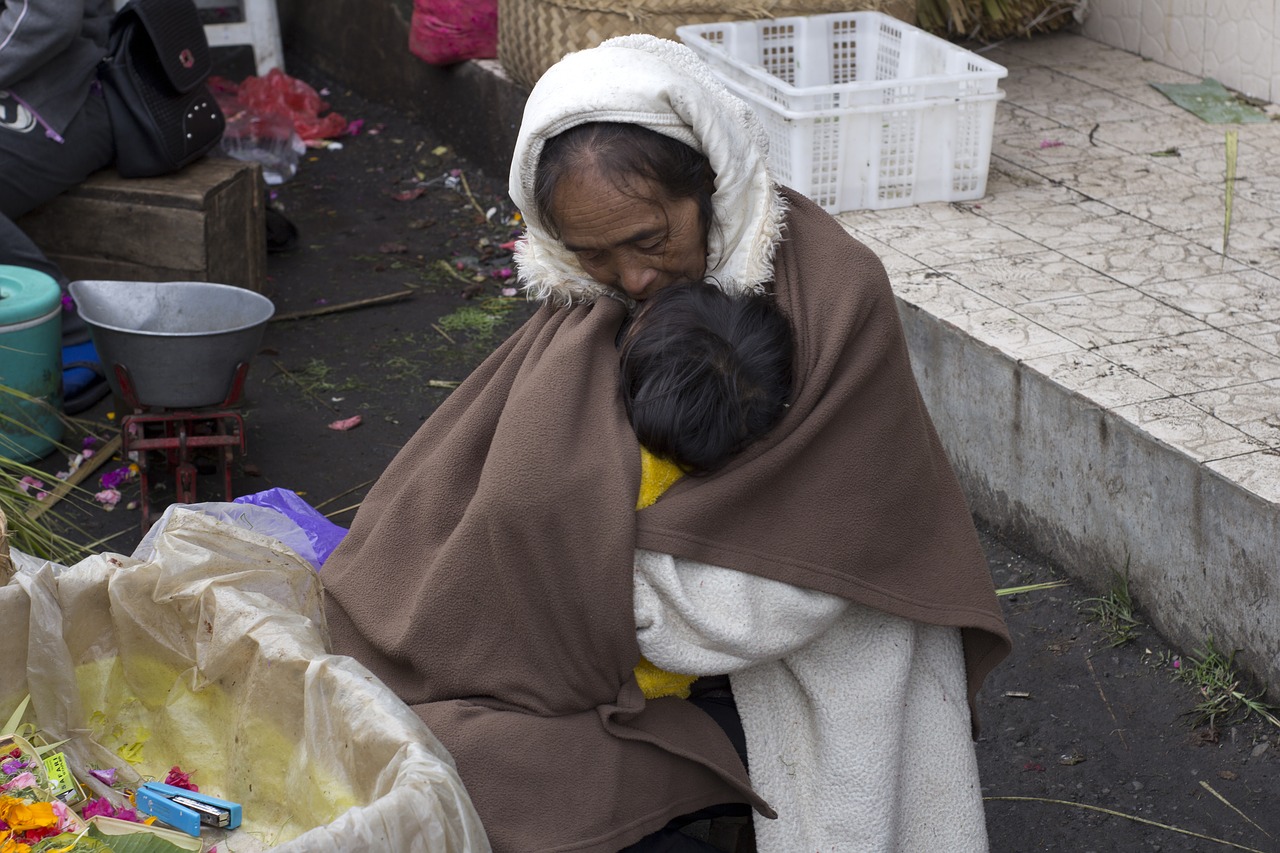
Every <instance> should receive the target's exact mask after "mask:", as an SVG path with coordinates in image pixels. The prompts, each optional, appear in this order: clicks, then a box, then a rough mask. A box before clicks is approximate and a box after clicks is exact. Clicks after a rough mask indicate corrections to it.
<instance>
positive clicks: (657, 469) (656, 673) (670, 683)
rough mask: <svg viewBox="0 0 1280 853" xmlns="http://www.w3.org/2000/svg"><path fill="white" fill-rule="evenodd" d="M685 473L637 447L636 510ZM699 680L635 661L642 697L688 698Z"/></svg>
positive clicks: (643, 660) (648, 504)
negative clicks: (637, 490) (694, 684)
mask: <svg viewBox="0 0 1280 853" xmlns="http://www.w3.org/2000/svg"><path fill="white" fill-rule="evenodd" d="M683 476H684V472H683V471H681V470H680V467H679V466H678V465H676V464H675V463H674V462H668V461H667V460H665V459H659V458H658V457H656V456H654V455H653V454H652V453H650V452H649V451H648V450H645V449H644V448H643V447H641V448H640V496H639V498H637V500H636V509H637V510H642V509H644V508H645V507H648V506H653V504H654V502H655V501H657V500H658V498H660V497H662V493H663V492H665V491H666V490H667V489H669V488H671V486H672V485H674V484H675V482H676V481H677V480H679V479H680V478H681V477H683ZM697 679H698V676H696V675H681V674H679V673H676V672H667V671H666V670H665V669H659V668H658V667H656V666H654V665H653V664H652V663H650V662H649V661H647V660H645V659H644V658H643V657H642V658H640V663H638V664H636V681H638V682H640V689H641V690H643V691H644V698H646V699H657V698H658V697H659V696H678V697H680V698H681V699H688V698H689V685H691V684H693V682H694V681H696V680H697Z"/></svg>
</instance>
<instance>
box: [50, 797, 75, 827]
mask: <svg viewBox="0 0 1280 853" xmlns="http://www.w3.org/2000/svg"><path fill="white" fill-rule="evenodd" d="M51 805H52V806H53V813H54V814H56V815H57V816H58V831H59V832H66V831H67V830H69V829H71V828H72V827H74V826H75V823H76V818H75V815H74V814H72V812H71V809H69V808H67V804H66V803H64V802H62V800H59V799H55V800H54V801H53V802H52V803H51Z"/></svg>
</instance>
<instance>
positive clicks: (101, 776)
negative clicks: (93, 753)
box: [89, 767, 116, 785]
mask: <svg viewBox="0 0 1280 853" xmlns="http://www.w3.org/2000/svg"><path fill="white" fill-rule="evenodd" d="M89 775H90V776H92V777H93V778H95V779H98V780H101V781H102V782H105V783H106V784H108V785H114V784H115V783H116V768H114V767H108V768H106V769H105V770H99V769H97V768H94V769H93V770H90V771H89Z"/></svg>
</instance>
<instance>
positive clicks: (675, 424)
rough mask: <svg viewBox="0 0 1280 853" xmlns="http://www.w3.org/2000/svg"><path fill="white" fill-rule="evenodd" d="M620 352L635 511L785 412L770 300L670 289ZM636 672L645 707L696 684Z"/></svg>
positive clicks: (722, 459)
mask: <svg viewBox="0 0 1280 853" xmlns="http://www.w3.org/2000/svg"><path fill="white" fill-rule="evenodd" d="M619 349H620V356H619V361H620V368H621V382H622V399H623V403H624V405H625V406H626V409H627V416H628V417H629V418H630V419H631V426H632V428H633V429H634V430H635V433H636V438H638V439H639V440H640V464H641V467H640V497H639V500H637V502H636V509H637V510H641V509H644V508H645V507H647V506H650V505H652V504H653V503H654V502H655V501H656V500H657V499H658V498H659V497H660V496H661V495H662V493H663V492H665V491H666V490H667V489H668V488H669V487H670V486H671V485H672V484H674V483H675V482H676V481H677V480H679V479H680V477H681V476H683V475H684V474H690V475H693V476H705V475H707V474H711V473H713V472H715V471H717V470H719V469H720V468H722V467H724V465H725V464H726V463H728V461H729V460H730V459H732V458H733V456H734V455H735V454H736V453H738V452H739V451H741V450H742V449H743V448H745V447H746V446H747V445H749V444H750V443H751V442H753V441H755V440H756V439H758V438H761V437H762V436H764V435H765V433H767V432H768V431H769V430H770V429H772V428H773V427H774V426H775V425H776V424H777V423H778V421H780V420H781V419H782V415H783V414H784V413H785V412H786V407H787V400H788V399H789V398H790V396H791V350H792V337H791V324H790V323H789V322H788V321H787V318H786V316H785V315H784V314H783V313H782V312H781V311H779V310H778V307H777V304H776V303H775V302H774V301H773V298H772V297H771V296H766V295H763V294H748V295H743V296H731V295H729V294H727V293H725V292H724V291H722V290H720V288H718V287H716V286H715V285H714V284H709V283H706V282H698V283H693V284H674V285H670V286H668V287H666V288H663V289H662V290H660V291H658V292H657V293H656V294H655V295H654V296H651V297H650V298H649V299H647V300H645V301H644V302H642V303H640V306H639V307H638V308H637V309H636V311H635V314H634V315H633V317H632V319H631V321H630V325H628V326H627V327H625V328H624V329H623V331H622V337H621V341H620V342H619ZM635 674H636V680H637V681H638V682H639V684H640V689H641V690H642V691H643V692H644V695H645V698H646V699H657V698H659V697H661V696H678V697H680V698H682V699H687V698H689V687H690V685H691V684H692V683H693V682H694V681H695V680H696V679H697V676H693V675H682V674H680V673H674V672H667V671H666V670H664V669H661V668H659V667H657V666H655V665H654V664H652V663H651V662H649V661H648V660H647V659H645V658H643V657H642V658H641V659H640V663H639V664H638V665H637V666H636V669H635Z"/></svg>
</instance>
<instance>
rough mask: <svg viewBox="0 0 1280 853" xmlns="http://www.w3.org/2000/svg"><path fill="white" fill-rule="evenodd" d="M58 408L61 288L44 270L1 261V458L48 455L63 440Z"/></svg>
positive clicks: (42, 456)
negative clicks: (5, 263)
mask: <svg viewBox="0 0 1280 853" xmlns="http://www.w3.org/2000/svg"><path fill="white" fill-rule="evenodd" d="M14 392H17V393H14ZM22 394H25V395H26V396H27V397H29V398H31V399H26V398H24V397H22V396H19V395H22ZM61 412H62V292H61V289H60V288H59V287H58V283H57V282H56V281H54V280H53V279H52V278H50V277H49V276H47V275H45V274H44V273H42V272H38V271H36V270H32V269H27V268H26V267H14V266H4V265H0V457H3V458H6V459H14V460H17V461H19V462H30V461H32V460H36V459H43V458H44V457H45V456H48V455H49V453H50V452H52V451H53V449H54V447H55V444H56V442H59V441H61V440H62V430H63V424H62V419H61V417H60V416H59V415H60V414H61Z"/></svg>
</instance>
